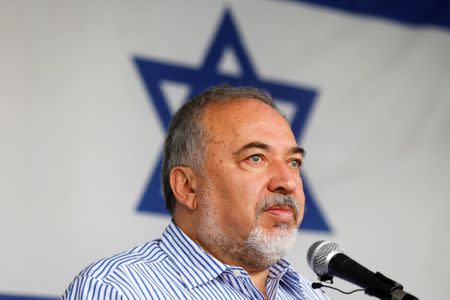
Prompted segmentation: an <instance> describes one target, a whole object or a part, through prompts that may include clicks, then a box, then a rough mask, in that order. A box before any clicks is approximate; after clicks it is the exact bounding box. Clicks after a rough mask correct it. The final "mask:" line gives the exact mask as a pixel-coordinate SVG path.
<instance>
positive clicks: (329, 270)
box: [307, 240, 419, 300]
mask: <svg viewBox="0 0 450 300" xmlns="http://www.w3.org/2000/svg"><path fill="white" fill-rule="evenodd" d="M307 260H308V264H309V266H310V267H311V269H312V270H313V271H314V272H315V273H316V274H317V275H318V276H319V279H320V280H321V281H326V280H331V279H333V276H336V277H339V278H341V279H344V280H346V281H349V282H351V283H353V284H356V285H357V286H360V287H362V288H363V289H364V290H365V293H366V294H368V295H370V296H375V297H378V298H379V299H382V300H419V299H418V298H416V297H415V296H413V295H411V294H408V293H406V292H404V291H403V286H402V285H401V284H399V283H397V282H395V281H393V280H392V279H389V278H387V277H386V276H384V275H383V274H381V273H379V272H376V273H373V272H372V271H370V270H369V269H367V268H365V267H363V266H362V265H360V264H359V263H357V262H356V261H354V260H353V259H351V258H350V257H348V256H347V255H345V254H344V253H343V252H342V251H341V250H340V249H339V246H338V245H337V244H336V243H334V242H330V241H323V240H322V241H317V242H315V243H313V244H312V245H311V247H309V250H308V254H307Z"/></svg>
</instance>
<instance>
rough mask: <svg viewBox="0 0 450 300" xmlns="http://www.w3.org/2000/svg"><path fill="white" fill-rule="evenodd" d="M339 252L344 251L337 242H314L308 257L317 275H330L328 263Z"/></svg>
mask: <svg viewBox="0 0 450 300" xmlns="http://www.w3.org/2000/svg"><path fill="white" fill-rule="evenodd" d="M338 253H342V251H341V249H339V246H338V245H337V244H336V243H335V242H330V241H324V240H321V241H317V242H314V243H313V244H312V245H311V246H310V247H309V249H308V253H307V255H306V259H307V261H308V265H309V266H310V267H311V269H312V270H313V271H314V272H315V273H316V274H317V275H319V276H324V275H328V273H329V271H328V265H329V263H330V261H331V259H332V258H333V257H334V256H335V255H336V254H338Z"/></svg>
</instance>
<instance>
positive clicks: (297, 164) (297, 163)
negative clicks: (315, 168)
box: [289, 159, 302, 168]
mask: <svg viewBox="0 0 450 300" xmlns="http://www.w3.org/2000/svg"><path fill="white" fill-rule="evenodd" d="M289 165H290V166H291V167H294V168H300V167H301V165H302V161H301V160H299V159H293V160H291V161H290V162H289Z"/></svg>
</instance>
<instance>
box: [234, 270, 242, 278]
mask: <svg viewBox="0 0 450 300" xmlns="http://www.w3.org/2000/svg"><path fill="white" fill-rule="evenodd" d="M233 275H234V276H235V277H238V276H241V271H240V270H233Z"/></svg>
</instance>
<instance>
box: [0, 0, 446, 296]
mask: <svg viewBox="0 0 450 300" xmlns="http://www.w3.org/2000/svg"><path fill="white" fill-rule="evenodd" d="M0 3H1V9H0V41H1V42H0V43H1V47H0V66H1V68H0V133H1V135H0V138H1V140H0V145H1V147H0V149H1V151H0V154H1V155H0V166H1V168H0V182H1V188H0V241H1V248H0V299H2V296H1V295H2V294H15V295H33V296H39V295H41V296H49V297H52V296H53V297H57V296H58V295H60V294H61V293H62V292H63V290H64V289H65V288H66V286H67V285H68V283H69V282H70V281H71V280H72V279H73V277H74V276H75V275H76V274H77V273H78V272H79V271H80V270H81V269H82V268H83V267H84V266H85V265H87V264H88V263H90V262H92V261H93V260H96V259H99V258H101V257H104V256H109V255H112V254H114V253H117V252H120V251H123V250H125V249H128V248H131V247H132V246H134V245H136V244H139V243H143V242H145V241H148V240H151V239H154V238H156V237H159V235H160V233H161V232H162V230H163V228H164V227H165V226H166V225H167V224H168V222H169V218H168V217H167V216H162V215H158V214H151V213H140V212H137V210H136V207H137V206H138V204H139V201H140V199H141V197H142V194H143V193H144V191H145V189H146V186H147V183H148V180H149V177H150V174H151V172H152V171H153V170H154V168H155V165H156V164H157V163H158V157H159V154H160V152H161V147H162V143H163V138H164V131H163V129H162V126H161V124H160V122H159V117H158V112H157V111H156V110H155V107H154V106H153V105H152V99H150V98H151V97H150V96H149V94H148V93H147V92H148V91H147V90H146V87H145V86H144V83H143V80H142V78H141V76H140V74H139V72H138V71H137V68H136V65H135V64H134V62H133V57H135V56H139V57H148V58H150V59H152V60H157V61H161V62H167V63H172V64H175V65H180V66H186V67H189V68H198V67H199V66H200V65H201V64H202V61H203V58H204V55H205V53H206V52H207V51H208V47H209V46H210V44H211V40H212V39H213V37H214V35H215V33H216V30H217V28H218V26H219V25H220V24H219V23H220V20H221V19H222V17H223V15H224V13H225V11H226V9H229V12H230V14H231V15H232V16H233V19H234V21H235V23H236V24H235V26H236V27H237V30H238V32H239V35H240V37H241V39H242V42H243V45H244V47H245V50H246V52H247V54H248V55H249V56H250V57H251V59H252V62H253V64H254V68H255V69H256V70H255V71H256V72H257V74H258V76H259V77H260V78H263V79H265V80H273V81H277V82H283V83H286V84H289V85H294V86H305V87H308V88H311V89H313V90H315V91H316V92H317V96H316V98H315V102H314V106H313V108H312V111H311V112H310V114H309V118H308V121H307V122H306V127H305V129H304V131H303V135H302V138H301V140H300V143H301V144H302V146H304V147H305V148H306V150H307V152H308V154H307V158H306V163H305V172H306V173H307V174H308V181H309V185H310V187H311V189H312V190H313V191H314V195H315V201H316V202H317V203H316V204H317V205H318V206H319V207H320V209H321V212H322V213H323V217H324V218H325V219H326V220H327V222H328V223H329V225H330V227H331V229H332V230H331V231H330V232H326V231H314V230H301V231H299V237H298V240H297V242H296V244H295V246H294V248H293V249H292V250H291V251H290V252H289V255H288V257H289V259H290V260H291V261H292V262H293V263H294V265H295V266H296V267H297V269H299V270H300V271H301V273H302V274H304V275H305V276H306V277H308V278H310V279H314V278H315V276H314V275H313V273H312V271H311V270H309V269H308V267H307V265H306V259H305V257H306V251H307V249H308V247H309V245H310V244H311V243H312V242H314V241H316V240H318V239H330V240H334V241H336V242H338V243H339V244H340V245H341V247H342V248H343V249H344V250H345V251H346V252H347V253H348V254H350V255H351V256H352V257H354V258H355V259H357V260H359V261H360V262H361V263H363V264H364V265H366V266H367V267H369V268H371V269H373V270H378V271H381V272H382V273H384V274H385V275H388V276H389V277H391V278H393V279H395V280H397V281H399V282H400V283H402V284H403V285H404V286H405V289H406V290H407V291H409V292H411V293H413V294H415V295H416V296H418V297H419V298H421V299H446V296H445V295H446V294H447V292H446V288H445V283H446V282H445V279H447V278H448V274H447V273H448V269H449V268H450V263H449V262H448V260H447V259H446V256H445V255H446V254H447V253H449V252H450V238H449V234H448V232H447V230H448V228H449V223H450V222H449V219H448V217H447V214H448V211H449V209H450V204H449V203H450V202H449V201H448V200H449V199H448V195H449V192H450V182H449V178H450V161H449V159H448V151H449V150H450V138H449V129H450V117H449V114H450V101H449V100H450V96H449V95H450V84H449V83H450V55H449V53H450V32H449V30H448V29H443V28H439V27H411V26H407V25H403V24H401V23H398V22H392V21H388V20H383V19H378V18H367V17H363V16H357V15H351V14H347V13H344V12H338V11H335V10H330V9H326V8H323V7H316V6H310V5H305V4H300V3H295V2H291V1H278V2H277V1H246V2H241V1H206V0H205V1H200V0H197V1H189V2H187V1H181V0H180V1H161V2H155V1H153V2H152V1H147V2H144V1H77V2H74V3H67V2H61V1H49V0H46V1H39V2H37V1H36V2H33V1H2V2H0ZM235 56H236V55H235V54H233V53H232V52H227V55H225V56H224V57H223V60H222V61H221V65H220V68H219V70H218V72H219V73H220V72H223V73H224V74H231V75H233V74H234V75H236V74H237V75H239V72H240V69H239V68H240V66H239V63H238V62H237V61H236V59H235ZM163 90H164V92H165V93H166V94H165V95H166V98H167V99H169V101H170V105H171V107H172V109H175V108H176V107H177V106H178V105H179V103H181V102H182V100H183V99H184V98H183V97H184V96H185V95H186V94H187V93H188V92H189V87H188V86H184V85H182V84H179V83H177V84H175V83H171V82H170V81H168V82H165V83H164V86H163ZM288 110H289V109H288ZM287 113H288V114H289V111H288V112H287ZM335 286H338V287H343V288H344V289H350V288H352V286H350V285H347V284H345V283H343V282H342V281H341V280H336V281H335ZM327 293H328V294H329V295H330V297H331V298H332V299H337V300H339V299H365V298H367V296H365V295H363V294H354V295H351V296H343V295H340V294H337V293H336V292H333V291H327Z"/></svg>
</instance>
